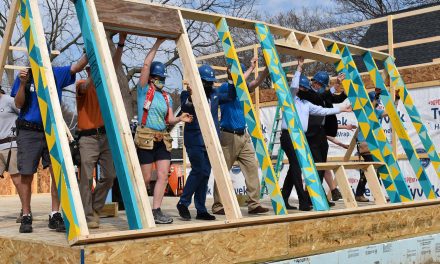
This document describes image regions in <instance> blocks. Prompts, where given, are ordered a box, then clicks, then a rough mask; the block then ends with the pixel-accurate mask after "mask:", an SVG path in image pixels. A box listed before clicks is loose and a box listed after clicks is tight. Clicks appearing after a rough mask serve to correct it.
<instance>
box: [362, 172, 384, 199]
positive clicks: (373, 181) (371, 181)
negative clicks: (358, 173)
mask: <svg viewBox="0 0 440 264" xmlns="http://www.w3.org/2000/svg"><path fill="white" fill-rule="evenodd" d="M364 174H365V178H367V182H368V187H370V191H371V194H372V195H373V198H374V203H375V204H376V205H383V204H386V203H387V200H386V198H385V195H384V193H383V192H382V186H381V185H380V182H379V179H378V178H377V174H376V170H375V169H374V166H373V165H368V166H367V169H366V170H364Z"/></svg>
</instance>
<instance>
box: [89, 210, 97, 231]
mask: <svg viewBox="0 0 440 264" xmlns="http://www.w3.org/2000/svg"><path fill="white" fill-rule="evenodd" d="M87 227H88V228H90V229H96V228H99V214H98V213H97V212H96V211H93V217H91V219H90V220H88V221H87Z"/></svg>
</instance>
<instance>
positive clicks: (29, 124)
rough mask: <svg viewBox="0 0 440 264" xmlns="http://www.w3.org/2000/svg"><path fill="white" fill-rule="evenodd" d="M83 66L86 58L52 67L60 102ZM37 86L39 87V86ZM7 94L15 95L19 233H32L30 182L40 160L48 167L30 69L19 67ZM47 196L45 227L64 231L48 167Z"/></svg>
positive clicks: (48, 160)
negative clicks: (48, 209) (48, 206)
mask: <svg viewBox="0 0 440 264" xmlns="http://www.w3.org/2000/svg"><path fill="white" fill-rule="evenodd" d="M86 65H87V57H86V56H85V55H84V56H82V57H81V59H80V60H79V61H78V62H77V63H75V64H72V65H70V66H64V67H52V71H53V75H54V77H55V85H56V88H57V92H58V99H59V100H60V102H61V95H62V89H63V88H64V87H66V86H69V85H72V84H74V83H75V79H76V73H78V72H80V71H82V70H83V69H84V67H85V66H86ZM40 88H41V87H40ZM11 95H12V96H13V97H15V99H14V100H15V106H16V107H17V108H19V109H20V114H19V116H18V119H17V122H16V125H17V148H18V152H17V161H18V170H19V172H20V174H21V177H20V184H18V185H17V186H18V189H19V190H18V194H19V196H20V201H21V203H22V210H23V216H22V219H21V225H20V229H19V231H20V233H31V232H32V217H31V184H32V180H33V177H34V173H36V172H37V168H38V164H39V162H40V159H41V160H42V164H43V168H47V167H49V166H50V155H49V150H48V147H47V143H46V138H45V134H44V128H43V122H42V119H41V113H40V107H39V105H38V99H37V98H38V97H37V91H36V89H35V86H34V79H33V78H32V72H31V71H30V69H26V70H21V71H20V73H19V75H18V76H17V78H16V79H15V82H14V85H13V87H12V92H11ZM50 172H51V173H50V174H51V176H52V184H51V197H52V212H51V213H50V215H49V224H48V226H49V228H50V229H54V230H56V231H58V232H65V226H64V220H63V218H62V216H61V213H60V212H59V208H60V200H59V197H58V191H57V186H56V183H55V179H54V175H53V172H52V169H50Z"/></svg>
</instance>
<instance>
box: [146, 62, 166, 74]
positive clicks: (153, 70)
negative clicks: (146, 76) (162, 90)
mask: <svg viewBox="0 0 440 264" xmlns="http://www.w3.org/2000/svg"><path fill="white" fill-rule="evenodd" d="M151 75H154V76H159V77H162V78H165V77H167V76H166V74H165V65H164V64H163V63H162V62H160V61H153V62H152V63H151V67H150V76H151Z"/></svg>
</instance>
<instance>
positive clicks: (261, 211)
mask: <svg viewBox="0 0 440 264" xmlns="http://www.w3.org/2000/svg"><path fill="white" fill-rule="evenodd" d="M267 212H269V209H267V208H264V207H263V206H261V205H259V206H257V207H256V208H255V209H252V210H249V211H248V214H264V213H267Z"/></svg>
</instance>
